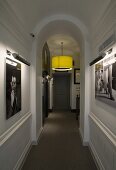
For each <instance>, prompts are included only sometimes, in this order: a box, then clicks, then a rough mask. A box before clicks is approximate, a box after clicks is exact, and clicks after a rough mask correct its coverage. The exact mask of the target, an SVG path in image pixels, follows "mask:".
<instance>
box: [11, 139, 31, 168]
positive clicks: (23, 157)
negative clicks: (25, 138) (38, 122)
mask: <svg viewBox="0 0 116 170" xmlns="http://www.w3.org/2000/svg"><path fill="white" fill-rule="evenodd" d="M31 146H32V145H31V140H29V142H28V143H27V145H26V147H25V149H24V150H23V153H22V154H21V156H20V158H19V160H18V161H17V163H16V165H15V167H14V168H13V170H21V169H22V167H23V165H24V162H25V160H26V158H27V156H28V153H29V151H30V150H31Z"/></svg>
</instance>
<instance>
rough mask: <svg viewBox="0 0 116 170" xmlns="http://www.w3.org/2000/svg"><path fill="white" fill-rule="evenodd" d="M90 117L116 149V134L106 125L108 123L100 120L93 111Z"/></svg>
mask: <svg viewBox="0 0 116 170" xmlns="http://www.w3.org/2000/svg"><path fill="white" fill-rule="evenodd" d="M89 117H90V119H91V120H92V121H93V122H94V123H95V124H96V125H97V126H98V127H99V129H100V130H101V131H102V133H103V134H104V135H105V137H106V138H107V139H108V140H109V142H110V143H111V144H112V145H113V146H114V149H115V150H116V135H115V134H114V133H113V132H112V131H111V130H110V129H109V128H108V127H106V125H105V124H104V123H102V122H101V120H99V119H98V118H97V117H96V116H95V115H94V114H93V113H91V114H89Z"/></svg>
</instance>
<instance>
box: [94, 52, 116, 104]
mask: <svg viewBox="0 0 116 170" xmlns="http://www.w3.org/2000/svg"><path fill="white" fill-rule="evenodd" d="M95 97H96V99H98V100H100V101H102V102H105V103H106V104H109V105H111V106H112V107H116V55H112V56H110V57H108V58H106V59H104V60H103V61H101V62H99V63H97V64H96V65H95Z"/></svg>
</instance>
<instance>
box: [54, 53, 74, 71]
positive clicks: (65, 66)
mask: <svg viewBox="0 0 116 170" xmlns="http://www.w3.org/2000/svg"><path fill="white" fill-rule="evenodd" d="M72 67H73V60H72V57H71V56H54V57H52V69H53V70H59V71H62V70H71V69H72Z"/></svg>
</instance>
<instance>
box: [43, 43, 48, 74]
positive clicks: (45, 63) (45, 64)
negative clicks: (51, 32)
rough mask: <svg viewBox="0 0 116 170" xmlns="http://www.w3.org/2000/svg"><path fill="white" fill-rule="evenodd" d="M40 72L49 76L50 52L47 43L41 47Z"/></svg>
mask: <svg viewBox="0 0 116 170" xmlns="http://www.w3.org/2000/svg"><path fill="white" fill-rule="evenodd" d="M42 72H43V74H44V73H46V74H48V75H50V50H49V47H48V44H47V42H46V43H45V44H44V46H43V50H42Z"/></svg>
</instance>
